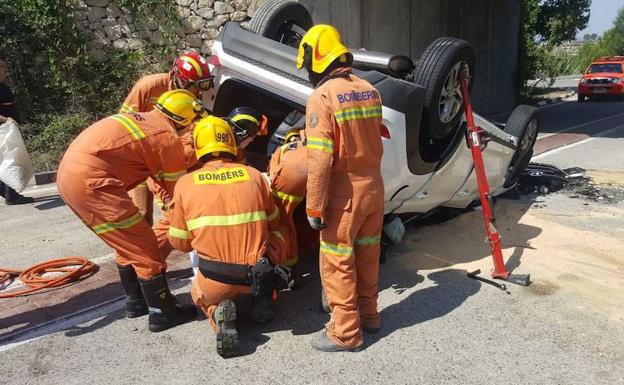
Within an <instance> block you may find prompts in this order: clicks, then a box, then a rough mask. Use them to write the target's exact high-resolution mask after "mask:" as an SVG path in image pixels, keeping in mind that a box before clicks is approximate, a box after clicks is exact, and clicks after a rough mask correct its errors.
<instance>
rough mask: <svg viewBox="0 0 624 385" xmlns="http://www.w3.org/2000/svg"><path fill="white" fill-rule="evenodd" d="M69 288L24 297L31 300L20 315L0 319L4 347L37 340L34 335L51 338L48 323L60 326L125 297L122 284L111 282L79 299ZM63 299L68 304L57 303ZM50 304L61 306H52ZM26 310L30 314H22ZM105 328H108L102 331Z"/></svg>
mask: <svg viewBox="0 0 624 385" xmlns="http://www.w3.org/2000/svg"><path fill="white" fill-rule="evenodd" d="M75 285H76V284H74V285H72V286H75ZM67 288H68V287H67V286H66V287H63V288H57V289H54V290H50V291H47V292H45V293H40V294H37V295H36V296H32V297H24V298H29V299H27V300H26V302H25V303H24V304H23V305H21V306H19V307H17V308H16V311H18V312H19V313H18V314H14V315H10V316H8V317H5V318H2V319H0V330H2V331H1V332H0V345H1V344H5V343H8V342H12V343H13V342H19V341H23V340H26V339H30V338H33V333H34V334H35V335H36V336H39V335H45V334H48V333H49V332H48V331H47V329H46V326H45V325H46V323H47V322H50V321H54V323H55V324H56V323H59V322H61V321H62V320H67V319H70V318H72V317H75V316H76V314H77V313H81V312H83V311H88V310H87V309H89V308H92V307H93V306H99V305H101V304H102V303H103V302H105V301H114V300H115V299H118V298H120V297H121V296H122V295H123V292H122V289H121V284H119V282H111V283H108V284H106V285H104V286H101V287H97V288H93V289H89V290H85V291H82V292H81V293H79V294H76V295H73V294H72V293H71V292H70V291H69V290H68V289H67ZM61 289H63V290H61ZM63 296H65V297H66V299H65V301H64V302H59V301H58V300H56V299H54V298H55V297H63ZM47 301H54V302H57V303H55V304H48V303H47ZM38 302H39V303H38ZM22 308H27V310H25V311H22ZM111 322H112V321H111ZM108 323H110V322H108ZM108 323H106V324H108ZM101 326H104V325H100V326H99V327H101ZM57 330H58V329H57ZM61 330H62V329H61Z"/></svg>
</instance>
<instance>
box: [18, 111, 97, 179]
mask: <svg viewBox="0 0 624 385" xmlns="http://www.w3.org/2000/svg"><path fill="white" fill-rule="evenodd" d="M92 120H93V116H92V115H90V114H89V113H73V114H63V115H52V114H42V115H39V116H37V120H35V121H32V122H29V123H25V124H23V125H22V126H20V129H21V131H22V135H23V136H24V141H25V142H26V148H27V149H28V153H29V154H30V157H31V158H32V160H33V165H34V166H35V169H36V170H39V171H44V170H55V169H56V167H57V165H58V163H59V161H60V160H61V157H62V156H63V153H64V152H65V149H67V146H68V145H69V143H71V141H72V140H73V139H74V138H75V137H76V135H78V134H79V133H80V131H82V130H83V129H84V128H85V127H87V126H88V125H89V124H91V122H92Z"/></svg>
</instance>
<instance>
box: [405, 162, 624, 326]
mask: <svg viewBox="0 0 624 385" xmlns="http://www.w3.org/2000/svg"><path fill="white" fill-rule="evenodd" d="M623 175H624V174H617V175H616V174H615V173H606V174H604V173H603V174H600V173H597V174H594V173H591V172H590V173H588V176H587V180H590V181H591V184H588V183H585V184H583V183H582V182H581V180H580V179H579V180H578V183H574V184H572V183H571V184H569V185H568V186H566V188H564V189H563V190H561V191H559V192H558V193H555V194H548V195H544V196H540V195H536V194H533V195H530V196H524V197H522V198H521V199H518V200H510V199H499V200H498V201H497V204H496V215H497V227H498V230H499V231H500V233H501V237H502V247H503V255H504V257H505V260H506V265H507V268H508V270H509V271H511V272H513V273H518V274H526V273H530V274H531V279H532V284H531V286H529V288H527V289H526V292H527V293H530V294H531V295H536V296H547V295H554V294H559V293H566V294H571V295H574V296H577V297H579V298H581V299H582V301H581V303H583V304H584V305H583V306H586V307H587V309H588V310H590V311H600V312H603V313H605V314H606V315H607V316H608V317H609V318H613V319H624V203H622V202H624V194H623V191H624V190H623V189H622V186H624V177H622V176H623ZM603 196H604V197H603ZM600 197H603V198H602V199H600ZM611 197H613V198H611ZM484 238H485V231H484V228H483V219H482V214H481V212H480V211H478V210H475V211H471V212H466V213H463V214H461V215H459V216H457V217H456V218H454V219H450V220H448V221H446V222H443V223H439V224H434V225H430V224H428V225H422V224H417V225H410V226H409V228H408V232H407V235H406V237H405V239H404V241H403V242H402V244H401V245H400V246H398V248H397V249H396V251H397V252H400V253H408V254H413V260H414V261H415V262H414V266H413V267H414V268H417V269H419V270H434V269H439V268H446V267H449V266H453V267H454V268H461V269H465V270H466V271H472V270H476V269H480V270H481V271H482V272H484V273H483V274H482V275H483V276H487V275H488V274H487V272H489V271H490V270H491V268H492V260H491V256H490V249H489V245H488V244H487V243H485V239H484ZM410 259H412V258H410Z"/></svg>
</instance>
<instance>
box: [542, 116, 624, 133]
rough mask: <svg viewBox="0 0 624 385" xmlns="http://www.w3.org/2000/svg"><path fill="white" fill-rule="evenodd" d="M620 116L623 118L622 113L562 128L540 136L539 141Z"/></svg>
mask: <svg viewBox="0 0 624 385" xmlns="http://www.w3.org/2000/svg"><path fill="white" fill-rule="evenodd" d="M620 116H624V112H620V113H619V114H615V115H611V116H607V117H605V118H602V119H598V120H592V121H591V122H586V123H581V124H577V125H576V126H572V127H567V128H564V129H562V130H559V131H556V132H549V133H548V134H544V135H542V136H540V137H539V139H544V138H548V137H549V136H553V135H555V134H561V133H564V132H570V131H572V130H576V129H577V128H581V127H585V126H589V125H591V124H595V123H600V122H604V121H606V120H609V119H613V118H616V117H620Z"/></svg>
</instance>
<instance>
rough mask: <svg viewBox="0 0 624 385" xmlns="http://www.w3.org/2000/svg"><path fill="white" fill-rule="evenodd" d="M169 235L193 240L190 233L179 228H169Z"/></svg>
mask: <svg viewBox="0 0 624 385" xmlns="http://www.w3.org/2000/svg"><path fill="white" fill-rule="evenodd" d="M169 235H171V236H172V237H175V238H178V239H191V238H193V235H192V234H191V232H190V231H186V230H182V229H178V228H177V227H173V226H169Z"/></svg>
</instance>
